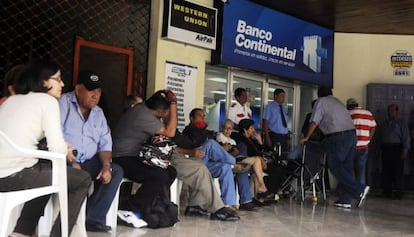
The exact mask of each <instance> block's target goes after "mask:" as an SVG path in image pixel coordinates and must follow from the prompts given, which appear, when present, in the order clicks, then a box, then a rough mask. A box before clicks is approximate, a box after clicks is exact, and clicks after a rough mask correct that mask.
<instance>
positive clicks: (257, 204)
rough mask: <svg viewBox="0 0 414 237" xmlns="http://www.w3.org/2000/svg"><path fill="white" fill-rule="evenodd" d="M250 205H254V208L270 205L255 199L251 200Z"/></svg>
mask: <svg viewBox="0 0 414 237" xmlns="http://www.w3.org/2000/svg"><path fill="white" fill-rule="evenodd" d="M252 204H253V205H255V206H256V207H264V206H270V205H271V204H270V203H267V202H264V201H260V200H257V199H256V198H253V200H252Z"/></svg>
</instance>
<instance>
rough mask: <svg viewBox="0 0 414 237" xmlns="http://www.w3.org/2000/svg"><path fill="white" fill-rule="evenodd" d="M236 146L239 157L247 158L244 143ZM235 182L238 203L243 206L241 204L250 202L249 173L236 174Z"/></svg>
mask: <svg viewBox="0 0 414 237" xmlns="http://www.w3.org/2000/svg"><path fill="white" fill-rule="evenodd" d="M237 146H238V148H239V156H241V157H248V155H247V145H246V143H244V142H240V143H239V144H238V145H237ZM236 180H237V187H238V189H239V195H240V200H239V203H240V204H243V203H248V202H251V201H252V191H251V189H250V181H249V171H246V172H244V173H237V174H236Z"/></svg>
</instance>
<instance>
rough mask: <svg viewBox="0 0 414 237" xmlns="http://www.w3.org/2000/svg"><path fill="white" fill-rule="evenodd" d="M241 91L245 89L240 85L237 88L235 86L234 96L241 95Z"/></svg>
mask: <svg viewBox="0 0 414 237" xmlns="http://www.w3.org/2000/svg"><path fill="white" fill-rule="evenodd" d="M243 92H246V89H244V88H241V87H239V88H237V89H236V90H235V91H234V97H236V98H237V97H240V96H241V95H242V93H243Z"/></svg>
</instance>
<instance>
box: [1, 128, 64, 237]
mask: <svg viewBox="0 0 414 237" xmlns="http://www.w3.org/2000/svg"><path fill="white" fill-rule="evenodd" d="M10 156H12V157H15V156H16V157H23V158H24V157H26V158H31V159H33V158H34V157H36V158H41V159H47V160H50V161H52V184H51V185H50V186H45V187H40V188H32V189H26V190H19V191H10V192H0V210H1V215H0V237H5V236H7V235H8V234H10V233H9V231H10V230H11V228H13V225H14V223H10V221H9V219H10V216H11V214H12V211H13V209H14V208H15V207H17V206H19V205H21V204H23V203H25V202H27V201H29V200H32V199H34V198H37V197H40V196H44V195H47V194H53V193H56V194H58V200H59V204H60V218H61V231H62V236H63V237H67V236H68V196H67V178H66V177H67V174H66V156H65V155H64V154H60V153H55V152H48V151H41V150H34V149H27V148H22V147H20V146H18V145H16V144H15V143H14V142H13V141H11V140H10V138H8V137H7V135H6V134H5V133H3V132H2V131H0V159H1V157H10Z"/></svg>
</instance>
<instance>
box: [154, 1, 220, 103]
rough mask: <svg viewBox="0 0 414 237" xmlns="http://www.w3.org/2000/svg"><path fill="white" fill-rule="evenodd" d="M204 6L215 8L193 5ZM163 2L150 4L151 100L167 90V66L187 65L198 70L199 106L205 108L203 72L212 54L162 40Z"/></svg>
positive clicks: (209, 4) (204, 2) (201, 2)
mask: <svg viewBox="0 0 414 237" xmlns="http://www.w3.org/2000/svg"><path fill="white" fill-rule="evenodd" d="M192 2H195V3H199V4H201V5H205V6H210V7H211V6H213V1H211V0H199V1H192ZM163 7H164V1H162V0H152V1H151V26H150V44H149V47H150V48H149V55H148V86H147V96H148V97H149V96H150V95H151V94H152V93H153V92H155V91H156V90H160V89H164V88H165V62H166V61H171V62H175V63H181V64H186V65H190V66H194V67H197V69H198V73H197V83H196V88H194V89H195V90H196V95H197V96H196V97H197V98H195V99H196V106H197V107H202V105H203V94H204V78H205V75H204V72H205V65H206V62H209V61H210V58H211V51H210V50H209V49H203V48H199V47H195V46H191V45H187V44H184V43H178V42H173V41H170V40H166V39H162V38H161V32H162V18H163Z"/></svg>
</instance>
